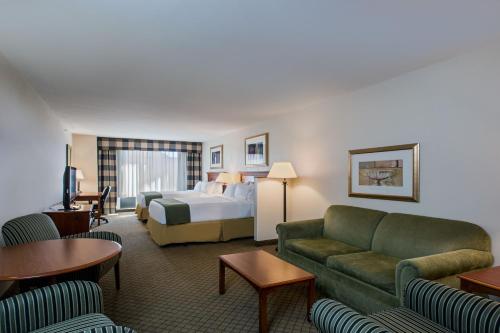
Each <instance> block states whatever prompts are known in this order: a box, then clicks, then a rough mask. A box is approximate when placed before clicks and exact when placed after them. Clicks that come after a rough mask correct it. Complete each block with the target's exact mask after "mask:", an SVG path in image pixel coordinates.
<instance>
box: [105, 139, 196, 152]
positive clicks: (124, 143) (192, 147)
mask: <svg viewBox="0 0 500 333" xmlns="http://www.w3.org/2000/svg"><path fill="white" fill-rule="evenodd" d="M97 149H98V150H159V151H177V152H185V153H200V154H201V150H202V143H201V142H186V141H166V140H145V139H122V138H104V137H98V138H97Z"/></svg>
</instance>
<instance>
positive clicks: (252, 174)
mask: <svg viewBox="0 0 500 333" xmlns="http://www.w3.org/2000/svg"><path fill="white" fill-rule="evenodd" d="M221 172H222V171H221ZM221 172H214V171H209V172H207V179H208V181H209V182H211V181H215V180H216V179H217V177H218V176H219V173H221ZM268 173H269V171H240V172H239V174H240V176H241V181H242V182H243V183H246V182H254V181H255V178H265V177H267V174H268Z"/></svg>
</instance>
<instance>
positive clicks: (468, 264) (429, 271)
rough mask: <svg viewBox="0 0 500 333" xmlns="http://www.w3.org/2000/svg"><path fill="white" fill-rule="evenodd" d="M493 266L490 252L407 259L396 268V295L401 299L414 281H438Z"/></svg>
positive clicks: (462, 251)
mask: <svg viewBox="0 0 500 333" xmlns="http://www.w3.org/2000/svg"><path fill="white" fill-rule="evenodd" d="M492 264H493V256H492V254H491V253H490V252H486V251H479V250H472V249H462V250H456V251H450V252H444V253H439V254H433V255H430V256H425V257H418V258H411V259H405V260H402V261H400V262H399V263H398V265H397V267H396V293H397V296H398V297H399V298H400V299H401V298H402V296H403V293H404V288H405V287H406V285H407V284H408V282H410V281H411V280H413V279H416V278H424V279H427V280H436V279H439V278H443V277H446V276H450V275H455V274H459V273H464V272H468V271H472V270H475V269H479V268H485V267H489V266H491V265H492Z"/></svg>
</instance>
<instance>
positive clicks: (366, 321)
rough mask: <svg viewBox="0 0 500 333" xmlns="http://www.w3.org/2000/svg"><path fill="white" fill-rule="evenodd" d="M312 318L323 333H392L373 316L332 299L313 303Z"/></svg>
mask: <svg viewBox="0 0 500 333" xmlns="http://www.w3.org/2000/svg"><path fill="white" fill-rule="evenodd" d="M311 320H312V322H313V324H314V326H316V328H317V329H318V331H320V332H321V333H342V332H349V333H365V332H366V333H367V332H370V333H390V332H391V331H390V330H389V329H387V328H385V327H383V326H382V325H380V324H379V323H377V322H376V321H374V320H373V319H371V318H368V317H366V316H363V315H361V314H359V313H358V312H356V311H354V310H353V309H351V308H349V307H347V306H345V305H344V304H342V303H339V302H337V301H334V300H332V299H321V300H319V301H317V302H316V303H314V304H313V307H312V310H311Z"/></svg>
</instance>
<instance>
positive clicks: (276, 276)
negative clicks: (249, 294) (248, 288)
mask: <svg viewBox="0 0 500 333" xmlns="http://www.w3.org/2000/svg"><path fill="white" fill-rule="evenodd" d="M226 267H229V268H231V269H232V270H233V271H235V272H236V273H238V274H239V275H240V276H241V277H243V278H244V279H245V280H247V281H248V282H249V283H250V284H251V285H252V286H253V287H254V288H255V289H256V290H257V292H258V293H259V332H261V333H265V332H267V330H268V322H267V296H268V295H269V293H270V292H272V291H273V290H275V289H276V288H279V287H282V286H289V285H293V284H300V283H305V284H306V285H307V288H308V298H307V318H308V319H309V311H310V309H311V306H312V304H313V302H314V298H315V287H314V279H315V276H314V275H313V274H311V273H308V272H306V271H304V270H302V269H300V268H299V267H297V266H294V265H292V264H289V263H287V262H286V261H284V260H281V259H279V258H278V257H275V256H273V255H272V254H270V253H267V252H266V251H262V250H259V251H251V252H242V253H234V254H226V255H222V256H219V294H221V295H222V294H224V293H225V292H226V287H225V280H226V279H225V273H226V269H225V268H226Z"/></svg>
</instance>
